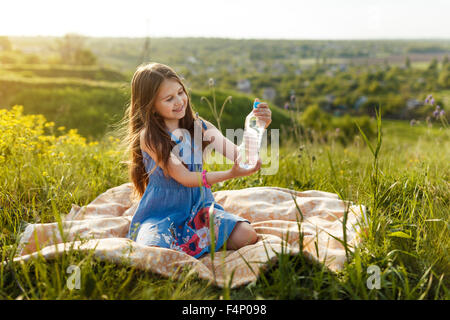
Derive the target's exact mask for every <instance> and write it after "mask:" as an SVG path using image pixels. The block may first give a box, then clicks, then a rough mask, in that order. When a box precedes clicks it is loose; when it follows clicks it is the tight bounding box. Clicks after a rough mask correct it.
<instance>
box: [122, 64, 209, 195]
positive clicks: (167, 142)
mask: <svg viewBox="0 0 450 320" xmlns="http://www.w3.org/2000/svg"><path fill="white" fill-rule="evenodd" d="M166 79H172V80H176V81H177V82H178V83H179V84H180V85H181V86H182V87H183V90H184V92H185V93H186V95H187V106H186V113H185V116H184V117H183V118H182V119H180V128H183V129H187V130H188V131H189V132H190V135H191V138H192V139H193V137H194V120H196V119H201V117H198V116H196V114H195V113H194V110H193V108H192V106H191V98H190V95H189V94H188V92H187V90H186V86H185V85H184V83H183V81H182V78H181V77H180V76H179V75H178V74H177V73H176V72H175V71H174V70H173V69H172V68H170V67H169V66H166V65H164V64H161V63H156V62H153V63H145V64H142V65H140V66H139V67H138V68H137V70H136V72H135V73H134V75H133V79H132V80H131V99H130V103H129V105H128V107H127V109H126V111H125V117H124V119H123V120H122V123H123V124H124V126H123V127H122V130H124V131H125V133H126V134H125V136H124V138H123V139H122V141H121V142H122V146H123V147H124V149H125V150H126V153H127V154H128V155H129V161H127V162H126V163H127V164H128V175H129V178H130V180H131V181H132V182H133V186H134V190H133V194H132V198H133V199H134V200H135V199H140V198H141V197H142V195H143V194H144V192H145V189H146V187H147V185H148V183H149V179H150V175H151V174H152V173H153V172H154V171H155V170H156V168H157V166H160V167H161V169H162V170H163V172H164V175H165V176H166V177H167V176H168V172H167V165H168V161H169V156H170V152H171V150H172V148H173V147H174V146H175V145H176V143H175V142H174V141H173V140H172V139H171V136H170V134H169V133H168V132H167V128H166V125H165V122H164V120H163V118H162V117H161V116H160V115H158V114H157V113H155V112H153V111H154V103H155V100H156V98H157V95H158V91H159V88H160V86H161V84H162V83H163V81H164V80H166ZM144 128H145V129H146V135H145V137H144V144H145V145H146V146H147V147H148V148H149V149H150V150H152V151H153V152H154V153H155V154H156V156H157V159H154V160H155V162H156V163H157V165H155V166H154V168H153V169H152V171H151V172H149V173H147V172H146V170H145V166H144V163H143V156H142V153H141V148H140V133H141V131H142V130H143V129H144ZM209 143H210V142H209V141H203V128H202V151H203V150H204V149H205V147H206V146H207V145H208V144H209ZM183 164H184V163H183ZM184 165H185V164H184ZM185 167H186V168H187V166H186V165H185Z"/></svg>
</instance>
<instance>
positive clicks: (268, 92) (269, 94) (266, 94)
mask: <svg viewBox="0 0 450 320" xmlns="http://www.w3.org/2000/svg"><path fill="white" fill-rule="evenodd" d="M276 96H277V91H276V90H275V89H274V88H272V87H268V88H264V89H263V94H262V98H263V99H264V100H269V101H273V99H275V97H276Z"/></svg>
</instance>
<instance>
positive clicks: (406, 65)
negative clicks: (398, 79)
mask: <svg viewBox="0 0 450 320" xmlns="http://www.w3.org/2000/svg"><path fill="white" fill-rule="evenodd" d="M405 67H406V68H407V69H409V68H411V60H410V59H409V57H408V56H407V57H406V59H405Z"/></svg>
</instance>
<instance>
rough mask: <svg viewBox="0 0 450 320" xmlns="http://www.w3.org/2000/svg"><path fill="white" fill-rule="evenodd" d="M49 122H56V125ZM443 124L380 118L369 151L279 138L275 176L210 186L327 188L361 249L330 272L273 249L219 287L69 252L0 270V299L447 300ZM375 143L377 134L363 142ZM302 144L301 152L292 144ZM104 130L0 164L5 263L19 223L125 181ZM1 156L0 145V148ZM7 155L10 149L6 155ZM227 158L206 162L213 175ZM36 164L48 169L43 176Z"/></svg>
mask: <svg viewBox="0 0 450 320" xmlns="http://www.w3.org/2000/svg"><path fill="white" fill-rule="evenodd" d="M58 125H60V124H59V123H56V126H58ZM449 135H450V133H449V130H448V129H440V128H439V127H437V126H436V125H435V126H433V127H431V128H429V127H427V126H426V125H425V124H421V125H419V126H414V127H411V126H409V124H407V123H404V122H395V121H382V138H383V139H382V141H381V144H380V146H381V148H380V149H379V153H378V154H377V156H376V157H374V155H373V154H372V153H371V151H370V149H369V147H368V146H367V145H366V144H365V142H364V139H363V138H362V136H361V135H360V136H358V137H356V138H355V140H354V141H353V142H351V143H350V144H348V145H346V146H343V145H341V144H340V143H338V142H336V141H334V140H333V139H329V140H328V142H327V143H318V142H311V141H310V140H303V139H302V140H300V141H293V140H292V139H288V138H285V136H284V135H283V133H282V135H281V141H280V142H281V143H282V147H281V149H280V159H279V160H280V162H279V171H278V172H277V174H275V175H271V176H263V175H261V174H255V175H252V176H250V177H246V178H241V179H233V180H228V181H226V182H224V183H223V184H221V185H214V186H213V191H216V190H227V189H241V188H247V187H254V186H280V187H286V188H291V189H295V190H310V189H316V190H323V191H329V192H337V193H339V194H341V195H342V196H343V198H345V199H348V200H351V201H353V202H355V203H361V204H364V205H366V206H367V207H368V213H369V217H370V224H369V228H368V232H367V235H366V236H364V241H363V243H362V245H361V246H360V247H359V248H358V249H357V250H356V251H355V252H354V253H353V254H351V255H350V260H349V262H348V264H347V265H346V266H345V268H344V270H343V271H342V272H339V273H333V272H330V271H328V270H327V269H325V268H324V267H323V266H321V265H317V264H312V263H311V262H309V261H308V260H306V259H305V258H304V257H303V256H302V255H298V256H287V255H284V254H280V255H279V259H278V261H277V262H275V263H271V264H270V265H269V267H268V269H267V270H266V271H265V272H263V273H262V274H261V276H260V278H259V279H258V281H257V282H256V283H251V284H249V285H246V286H243V287H241V288H238V289H233V290H229V289H228V288H225V289H220V288H217V287H214V286H213V285H211V284H210V283H208V282H206V281H204V280H201V279H199V278H198V277H197V276H196V275H195V274H189V273H188V270H185V271H184V272H185V276H183V277H182V278H181V280H174V279H166V278H162V277H160V276H159V275H157V274H153V273H151V272H144V271H139V270H136V269H134V268H132V267H130V266H125V265H120V266H117V265H116V264H113V263H109V262H104V261H98V260H97V259H96V258H95V257H93V256H92V255H90V254H80V253H79V252H69V253H67V254H64V255H62V256H61V257H59V258H57V259H55V260H51V261H44V260H43V259H42V258H37V259H36V260H34V261H30V262H27V263H11V262H9V263H7V264H6V265H1V266H0V299H220V298H230V299H261V298H262V299H449V298H450V294H449V292H448V287H449V279H448V272H449V267H448V266H449V263H448V262H449V261H448V257H449V255H448V248H449V239H450V234H449V225H448V223H449V207H450V193H449V190H450V188H449V187H450V183H449V181H450V179H449V178H450V165H449V162H448V159H450V142H449V141H450V139H449ZM2 138H5V137H2ZM371 143H372V144H373V146H374V147H375V146H376V145H377V143H376V139H375V140H373V141H372V142H371ZM300 147H301V148H300ZM117 151H118V150H117V145H116V144H115V143H112V142H111V141H110V140H109V139H107V137H104V138H103V139H101V140H100V141H99V144H97V145H93V146H82V145H76V144H58V145H57V146H56V149H55V153H59V152H61V153H63V154H64V156H63V157H62V160H60V161H54V159H53V158H51V157H50V156H49V157H44V158H42V157H38V156H37V153H28V154H19V153H18V154H15V155H14V156H9V157H6V158H5V159H4V160H3V162H2V164H1V165H0V179H1V180H0V181H1V183H0V207H1V209H0V210H1V215H0V230H2V232H1V238H0V255H1V257H2V258H1V260H2V261H10V258H11V256H12V254H13V253H14V244H15V243H16V241H17V236H18V235H19V232H20V231H21V230H23V223H24V222H29V223H44V222H55V221H56V220H57V217H58V215H57V214H55V213H57V212H60V213H67V212H69V210H70V208H71V204H72V203H76V204H78V205H80V206H82V205H86V204H88V203H89V202H91V201H92V200H94V199H95V198H96V197H97V196H98V195H99V194H100V193H102V192H104V191H106V190H107V189H109V188H111V187H114V186H117V185H120V184H122V183H125V182H128V180H127V174H126V168H125V167H124V166H123V165H118V163H120V161H122V160H124V158H123V154H121V153H120V152H117ZM1 152H2V153H4V149H1ZM13 152H14V150H13ZM225 167H226V165H210V166H208V165H207V169H209V170H215V169H217V170H219V169H222V168H225ZM43 171H46V172H47V173H48V175H46V176H43V175H42V172H43ZM69 265H77V266H79V267H80V271H81V283H82V285H81V288H80V290H72V291H71V290H69V289H68V288H67V286H66V281H67V277H68V276H69V275H68V274H67V273H66V270H67V267H68V266H69ZM371 265H376V266H378V267H379V268H380V270H381V288H380V289H372V290H369V289H368V288H367V286H366V280H367V278H368V276H369V275H368V273H367V268H368V267H369V266H371Z"/></svg>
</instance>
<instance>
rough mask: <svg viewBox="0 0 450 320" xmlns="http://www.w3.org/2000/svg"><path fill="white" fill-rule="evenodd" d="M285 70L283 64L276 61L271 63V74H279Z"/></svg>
mask: <svg viewBox="0 0 450 320" xmlns="http://www.w3.org/2000/svg"><path fill="white" fill-rule="evenodd" d="M285 71H286V68H285V67H284V64H282V63H281V62H279V61H277V62H275V63H274V64H273V65H272V74H274V75H276V76H279V75H280V74H282V73H284V72H285Z"/></svg>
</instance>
